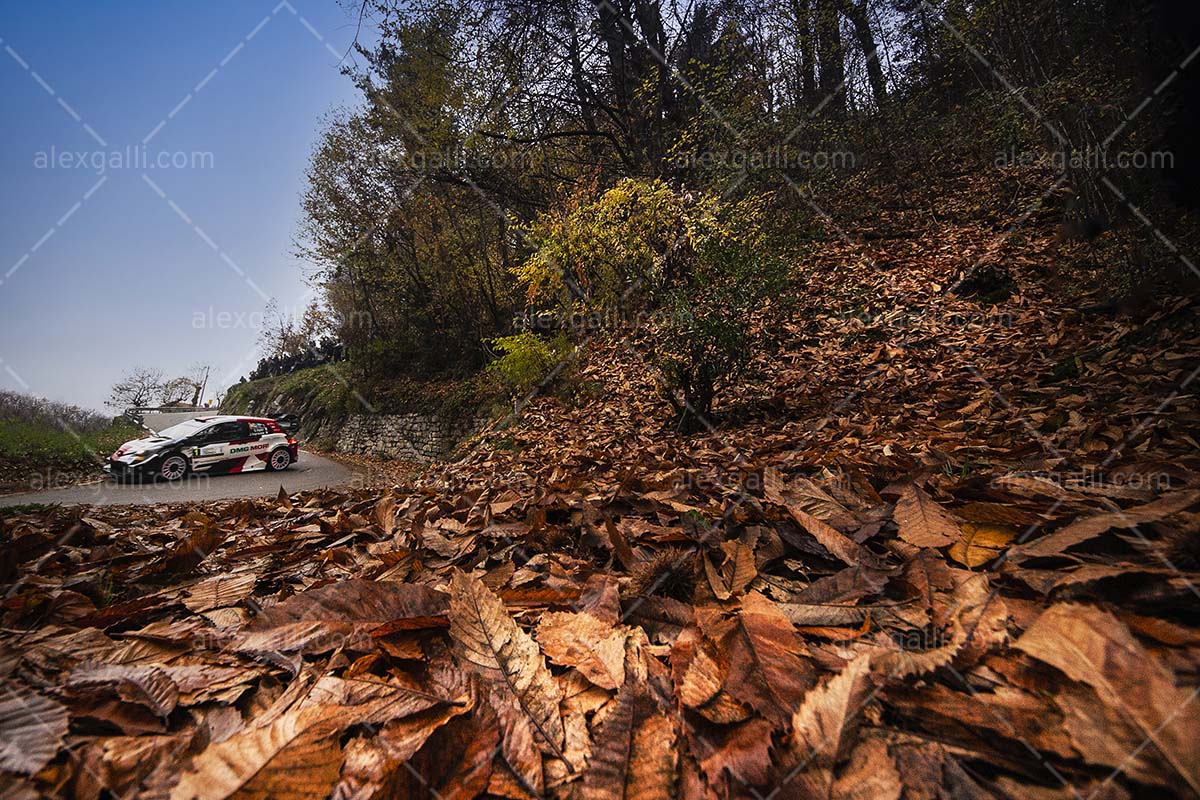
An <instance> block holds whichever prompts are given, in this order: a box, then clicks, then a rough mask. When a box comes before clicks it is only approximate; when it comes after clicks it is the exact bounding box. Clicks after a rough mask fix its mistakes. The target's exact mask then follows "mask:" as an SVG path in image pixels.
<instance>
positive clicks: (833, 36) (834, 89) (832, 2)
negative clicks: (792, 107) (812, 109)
mask: <svg viewBox="0 0 1200 800" xmlns="http://www.w3.org/2000/svg"><path fill="white" fill-rule="evenodd" d="M837 7H838V0H816V5H815V6H814V8H815V10H816V30H817V54H818V56H817V57H818V61H819V63H820V66H821V75H820V83H819V85H820V92H819V94H820V95H821V97H820V100H819V102H820V103H824V108H825V110H826V111H827V112H828V114H829V115H830V116H838V115H841V114H844V113H845V112H846V62H845V58H844V54H843V51H842V30H841V27H840V24H839V23H840V20H839V19H838V10H837Z"/></svg>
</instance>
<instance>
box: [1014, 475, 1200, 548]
mask: <svg viewBox="0 0 1200 800" xmlns="http://www.w3.org/2000/svg"><path fill="white" fill-rule="evenodd" d="M1198 501H1200V492H1197V491H1189V492H1175V493H1173V494H1169V495H1166V496H1165V497H1161V498H1159V499H1158V500H1155V501H1154V502H1152V503H1146V504H1145V505H1142V506H1137V507H1135V508H1129V509H1125V510H1124V511H1112V512H1109V513H1105V514H1097V515H1096V516H1092V517H1085V518H1083V519H1080V520H1077V521H1075V522H1072V523H1071V524H1070V525H1067V526H1066V527H1065V528H1063V529H1061V530H1058V531H1055V532H1054V533H1052V534H1050V535H1049V536H1043V537H1042V538H1040V539H1036V540H1034V541H1032V542H1030V543H1029V544H1026V545H1022V546H1021V547H1019V548H1017V549H1016V550H1014V551H1013V556H1014V557H1019V558H1023V559H1024V558H1037V557H1040V556H1052V555H1058V554H1059V553H1061V552H1063V551H1064V550H1066V549H1068V548H1070V547H1074V546H1075V545H1077V544H1080V543H1081V542H1085V541H1087V540H1088V539H1091V538H1093V537H1096V536H1099V535H1100V534H1102V533H1104V532H1105V531H1107V530H1109V529H1110V528H1131V527H1133V526H1135V525H1141V524H1144V523H1147V522H1157V521H1158V520H1161V519H1164V518H1166V517H1169V516H1171V515H1172V514H1176V513H1178V512H1180V511H1183V510H1184V509H1186V508H1188V507H1189V506H1192V505H1194V504H1195V503H1196V502H1198Z"/></svg>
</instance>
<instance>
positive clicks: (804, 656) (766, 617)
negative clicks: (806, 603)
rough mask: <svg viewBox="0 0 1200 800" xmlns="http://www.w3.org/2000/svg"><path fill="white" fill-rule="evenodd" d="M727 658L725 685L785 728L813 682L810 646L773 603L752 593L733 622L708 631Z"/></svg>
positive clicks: (733, 694) (736, 696)
mask: <svg viewBox="0 0 1200 800" xmlns="http://www.w3.org/2000/svg"><path fill="white" fill-rule="evenodd" d="M706 632H707V633H708V634H709V636H710V637H711V638H712V639H713V640H714V641H716V642H717V644H718V646H719V647H720V650H721V652H722V653H723V654H724V656H725V657H726V658H727V659H728V661H729V670H728V674H727V677H726V679H725V686H724V689H725V691H727V692H728V693H729V694H730V695H732V696H733V697H734V698H736V699H738V700H740V701H741V702H743V703H746V704H747V705H749V706H750V707H751V708H753V709H754V710H755V711H757V712H758V713H760V714H762V715H763V716H764V717H766V718H767V719H768V720H770V721H772V722H773V723H774V724H775V725H776V726H777V727H784V726H786V725H787V722H788V720H789V719H790V718H791V714H792V712H793V711H794V710H795V708H796V706H797V705H798V704H799V702H800V698H801V697H803V696H804V693H805V692H807V691H808V690H809V689H810V688H811V687H812V686H813V684H814V683H815V682H816V675H815V670H814V669H813V666H812V664H811V662H810V661H809V658H808V650H807V649H806V648H805V647H804V643H803V642H802V641H801V640H800V637H799V636H797V635H796V632H795V630H793V628H792V623H791V620H789V619H788V618H787V617H786V616H785V615H784V614H783V612H782V611H780V609H779V607H778V606H776V604H775V603H773V602H771V601H770V600H768V599H767V598H765V597H763V596H762V595H760V594H758V593H757V592H751V593H750V594H748V595H746V597H745V599H744V600H743V601H742V608H741V610H740V611H739V612H738V614H737V616H735V617H734V618H733V619H731V620H727V621H724V622H721V623H719V624H717V625H714V626H711V628H710V629H709V630H707V631H706Z"/></svg>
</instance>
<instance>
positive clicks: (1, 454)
mask: <svg viewBox="0 0 1200 800" xmlns="http://www.w3.org/2000/svg"><path fill="white" fill-rule="evenodd" d="M141 435H142V432H141V430H140V429H139V428H138V427H137V426H135V425H129V424H123V423H117V424H113V425H110V426H108V427H104V428H100V429H99V430H95V431H87V432H82V433H78V434H73V433H70V432H68V431H65V430H62V429H61V428H59V427H57V426H55V425H52V424H47V423H43V422H28V421H17V420H4V421H0V491H2V492H16V491H31V490H37V489H41V488H49V487H54V486H66V485H71V484H74V483H77V482H79V481H80V480H85V479H87V478H88V477H94V476H98V475H99V474H100V466H99V463H98V460H103V459H104V458H107V457H108V456H109V455H110V454H111V453H112V452H113V451H114V450H116V449H117V447H119V446H120V445H121V444H122V443H123V442H126V441H128V440H129V439H136V438H137V437H139V436H141Z"/></svg>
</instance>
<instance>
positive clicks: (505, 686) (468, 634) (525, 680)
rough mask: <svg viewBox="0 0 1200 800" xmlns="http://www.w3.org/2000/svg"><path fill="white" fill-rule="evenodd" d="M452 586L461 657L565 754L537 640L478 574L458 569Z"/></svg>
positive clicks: (554, 693) (555, 699)
mask: <svg viewBox="0 0 1200 800" xmlns="http://www.w3.org/2000/svg"><path fill="white" fill-rule="evenodd" d="M450 587H451V595H450V638H451V639H453V640H454V642H455V644H456V645H457V646H458V651H459V654H460V655H461V657H462V659H463V660H464V661H465V662H467V663H469V664H472V665H474V666H475V667H476V669H477V671H478V672H479V673H480V674H481V675H483V676H484V677H485V678H487V679H488V680H489V681H491V682H492V684H493V685H494V686H495V687H496V689H497V691H499V692H501V693H502V694H505V695H507V696H508V697H509V699H510V700H512V701H513V702H514V703H516V705H517V706H518V707H519V708H520V710H521V712H522V713H523V714H524V715H525V716H526V717H528V718H529V721H530V724H531V725H532V727H533V730H534V731H536V732H537V734H538V736H539V737H540V739H541V740H542V742H543V743H544V745H545V746H546V747H547V748H548V749H549V751H550V752H552V753H553V754H554V755H555V756H556V757H558V758H562V757H563V753H562V746H563V722H562V717H561V716H560V714H559V710H558V704H559V700H560V697H559V691H558V684H556V683H555V682H554V678H553V677H551V675H550V671H549V670H548V669H547V668H546V662H545V659H544V658H543V657H542V653H541V651H540V650H539V649H538V646H537V644H536V643H535V642H534V640H533V638H532V637H531V636H530V635H529V634H528V633H526V632H525V631H523V630H521V629H520V628H519V627H518V626H517V623H516V622H515V621H514V620H513V618H512V617H511V616H509V613H508V609H507V608H505V607H504V603H503V602H501V601H500V598H499V597H497V596H496V595H495V594H493V593H492V592H491V591H490V590H489V589H488V588H487V587H486V586H484V585H483V584H482V583H480V582H479V580H478V579H476V578H473V577H471V576H469V575H467V574H466V573H464V572H462V571H455V573H454V575H453V577H452V579H451V583H450Z"/></svg>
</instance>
